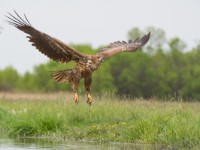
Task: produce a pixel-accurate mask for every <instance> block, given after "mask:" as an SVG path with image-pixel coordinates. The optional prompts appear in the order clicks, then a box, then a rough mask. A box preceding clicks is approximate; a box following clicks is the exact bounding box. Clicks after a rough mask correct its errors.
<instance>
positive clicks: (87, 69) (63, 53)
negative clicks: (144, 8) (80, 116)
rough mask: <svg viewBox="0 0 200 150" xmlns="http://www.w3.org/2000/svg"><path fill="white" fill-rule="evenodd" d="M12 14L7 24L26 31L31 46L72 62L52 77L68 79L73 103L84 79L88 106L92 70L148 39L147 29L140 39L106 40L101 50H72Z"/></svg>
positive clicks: (142, 44)
mask: <svg viewBox="0 0 200 150" xmlns="http://www.w3.org/2000/svg"><path fill="white" fill-rule="evenodd" d="M14 13H15V15H12V14H11V13H8V15H7V16H6V17H7V20H6V21H7V22H8V23H9V24H10V25H13V26H15V27H16V28H17V29H19V30H21V31H23V32H25V33H27V34H28V35H29V36H27V38H29V41H30V42H31V43H32V45H33V46H35V47H36V49H38V50H39V51H40V52H42V53H43V54H45V55H46V56H48V57H49V58H51V59H53V60H54V61H57V62H60V63H68V62H70V61H75V62H76V65H75V67H74V68H72V69H67V70H61V71H55V72H52V77H53V79H55V81H57V82H69V83H71V84H72V89H73V91H74V102H75V103H78V94H77V89H78V84H79V82H80V80H81V79H82V78H84V86H85V90H86V92H87V103H88V104H89V105H91V103H92V97H91V94H90V86H91V83H92V73H93V71H95V70H97V69H98V68H99V67H100V65H101V63H102V62H103V61H104V60H106V59H108V58H109V57H112V56H113V55H115V54H118V53H120V52H134V51H136V50H137V49H139V48H141V47H142V46H144V45H145V44H146V43H147V42H148V40H149V38H150V32H149V33H148V34H146V35H144V36H142V37H141V38H137V39H135V40H134V41H132V40H129V41H128V42H125V41H122V42H120V41H117V42H114V43H110V44H109V45H108V46H107V47H106V48H103V49H101V51H100V52H98V53H97V54H95V55H87V54H82V53H80V52H78V51H77V50H76V49H74V48H72V47H70V46H69V45H67V44H65V43H63V42H61V41H60V40H58V39H56V38H54V37H51V36H49V35H47V34H46V33H43V32H40V31H39V30H37V29H35V28H34V27H33V26H32V25H31V23H30V22H29V20H28V19H27V17H26V16H25V15H24V17H23V18H22V17H20V15H18V13H17V12H16V11H14Z"/></svg>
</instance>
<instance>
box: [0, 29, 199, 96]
mask: <svg viewBox="0 0 200 150" xmlns="http://www.w3.org/2000/svg"><path fill="white" fill-rule="evenodd" d="M147 31H151V33H152V34H151V39H150V42H149V44H148V45H146V46H145V47H144V48H143V49H141V50H138V51H137V52H134V53H121V54H118V55H116V56H114V57H112V58H110V59H108V60H106V61H105V62H104V63H103V64H102V66H101V67H100V68H99V70H97V71H95V72H94V74H93V83H92V92H93V93H96V94H102V93H105V92H106V93H114V94H116V95H118V96H126V97H131V98H132V97H143V98H145V99H149V98H152V97H156V98H159V99H167V100H169V99H183V100H200V59H199V58H200V45H199V44H196V46H195V47H193V48H192V49H190V50H187V51H186V44H185V43H184V42H183V41H182V40H181V39H180V38H178V37H174V38H171V39H167V38H166V35H165V32H164V31H163V30H162V29H159V28H154V27H148V28H146V29H145V30H144V31H142V30H140V29H139V28H133V29H131V30H130V31H129V32H128V39H134V38H135V37H137V36H139V35H142V34H144V33H147ZM72 46H73V47H75V48H76V49H78V50H79V51H80V52H82V53H87V54H95V53H96V52H97V49H94V48H92V47H91V46H90V45H84V44H80V45H78V44H77V45H72ZM74 65H75V64H74V63H73V62H72V63H68V64H64V65H63V64H59V63H56V62H54V61H51V60H50V61H48V62H47V63H45V64H40V65H37V66H35V67H34V69H33V72H31V73H30V72H26V73H24V74H23V75H20V74H19V73H18V72H17V70H15V69H14V68H12V67H7V68H5V69H3V70H0V91H22V92H41V91H42V92H56V91H71V85H70V84H68V83H62V84H59V83H56V82H55V81H54V80H53V79H52V78H51V76H50V71H56V70H62V69H68V68H72V67H73V66H74ZM81 84H82V85H79V89H80V90H84V89H83V83H81Z"/></svg>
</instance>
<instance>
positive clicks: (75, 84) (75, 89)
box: [72, 83, 78, 104]
mask: <svg viewBox="0 0 200 150" xmlns="http://www.w3.org/2000/svg"><path fill="white" fill-rule="evenodd" d="M72 89H73V91H74V102H75V103H76V104H78V93H77V89H78V83H73V85H72Z"/></svg>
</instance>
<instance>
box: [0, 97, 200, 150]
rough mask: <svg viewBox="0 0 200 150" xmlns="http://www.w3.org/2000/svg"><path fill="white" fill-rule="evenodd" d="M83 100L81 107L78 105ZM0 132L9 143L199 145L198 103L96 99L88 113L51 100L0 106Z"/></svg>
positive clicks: (4, 101)
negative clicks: (66, 141)
mask: <svg viewBox="0 0 200 150" xmlns="http://www.w3.org/2000/svg"><path fill="white" fill-rule="evenodd" d="M83 100H84V101H83ZM0 131H1V132H4V134H8V135H10V136H11V137H16V136H21V137H38V136H39V137H52V138H57V137H59V138H60V137H62V138H66V139H71V140H93V141H99V142H130V143H137V144H161V145H164V146H167V147H168V146H173V147H176V148H179V147H187V148H190V147H194V146H199V145H200V103H198V102H193V103H188V102H160V101H156V100H151V101H145V100H142V99H137V100H134V101H126V100H124V101H122V100H121V101H119V100H117V99H115V98H113V99H109V98H106V97H102V98H101V99H97V98H96V100H95V102H94V103H93V105H92V106H91V107H90V106H88V105H87V104H86V102H85V98H83V97H81V98H80V103H79V104H78V105H75V104H74V103H73V101H72V100H71V101H66V100H65V99H64V98H61V99H57V100H46V99H44V100H20V99H15V100H13V99H12V100H11V99H3V98H2V99H1V100H0Z"/></svg>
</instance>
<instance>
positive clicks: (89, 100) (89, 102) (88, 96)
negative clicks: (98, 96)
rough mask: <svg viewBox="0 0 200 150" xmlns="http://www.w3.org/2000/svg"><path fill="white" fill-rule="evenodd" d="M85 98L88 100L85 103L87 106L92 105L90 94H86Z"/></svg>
mask: <svg viewBox="0 0 200 150" xmlns="http://www.w3.org/2000/svg"><path fill="white" fill-rule="evenodd" d="M87 98H88V100H87V103H88V104H89V105H91V104H92V96H91V95H90V94H88V95H87Z"/></svg>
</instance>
